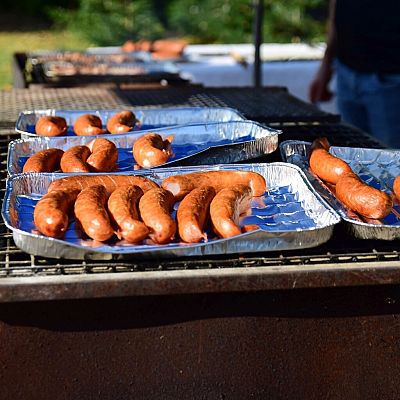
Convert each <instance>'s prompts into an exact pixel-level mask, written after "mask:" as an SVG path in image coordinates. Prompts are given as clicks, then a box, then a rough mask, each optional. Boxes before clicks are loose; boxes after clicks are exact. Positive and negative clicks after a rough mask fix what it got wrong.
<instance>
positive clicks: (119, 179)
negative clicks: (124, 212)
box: [48, 175, 158, 193]
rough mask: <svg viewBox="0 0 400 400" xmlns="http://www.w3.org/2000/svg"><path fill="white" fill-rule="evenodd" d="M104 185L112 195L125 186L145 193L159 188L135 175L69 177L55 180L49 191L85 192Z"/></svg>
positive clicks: (146, 179)
mask: <svg viewBox="0 0 400 400" xmlns="http://www.w3.org/2000/svg"><path fill="white" fill-rule="evenodd" d="M93 185H103V186H104V187H105V188H106V189H107V191H108V193H112V192H113V191H114V190H115V189H116V188H117V187H120V186H124V185H137V186H139V187H140V188H141V189H142V190H143V191H144V192H146V191H147V190H150V189H152V188H156V187H158V185H157V183H155V182H154V181H152V180H150V179H148V178H145V177H142V176H134V175H79V176H68V177H65V178H61V179H56V180H54V181H53V182H52V183H51V184H50V186H49V189H48V191H51V190H59V189H69V190H72V189H79V190H83V189H85V188H87V187H89V186H93Z"/></svg>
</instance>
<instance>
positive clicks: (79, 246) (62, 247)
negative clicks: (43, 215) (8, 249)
mask: <svg viewBox="0 0 400 400" xmlns="http://www.w3.org/2000/svg"><path fill="white" fill-rule="evenodd" d="M208 170H242V171H255V172H258V173H260V174H262V175H263V176H264V177H265V179H266V182H267V186H268V190H267V192H266V193H265V194H264V195H263V196H261V197H258V198H254V199H253V201H252V207H251V213H250V214H249V215H247V216H244V217H242V218H241V220H240V225H241V226H243V225H258V226H259V229H257V230H254V231H250V232H246V233H243V234H240V235H238V236H235V237H232V238H229V239H218V238H217V237H216V236H215V234H214V233H213V232H212V230H211V229H209V230H207V235H208V241H207V242H203V243H198V244H184V243H182V242H180V241H179V240H175V241H173V242H172V243H169V244H166V245H155V244H153V243H152V242H151V241H145V242H144V243H143V244H139V245H132V244H129V243H126V242H124V241H118V240H117V239H115V240H114V241H110V242H108V243H99V242H97V243H96V242H94V241H93V240H91V239H87V238H85V237H84V235H83V234H82V233H81V231H80V230H79V228H78V227H77V224H76V223H75V221H74V220H73V219H72V221H71V224H70V226H69V229H68V230H67V232H66V235H65V238H64V239H63V240H61V239H53V238H49V237H46V236H43V235H41V234H39V233H38V232H37V231H36V230H35V226H34V224H33V216H32V215H33V210H34V206H35V204H36V202H37V201H38V200H39V198H40V197H41V196H42V195H43V194H44V193H46V191H47V188H48V186H49V184H50V183H51V182H52V181H53V180H55V179H58V178H60V177H64V176H67V174H58V175H57V174H18V175H14V176H12V177H10V178H8V180H7V187H6V194H5V198H4V202H3V208H2V215H3V219H4V221H5V224H6V226H7V227H9V228H10V229H11V230H12V231H13V237H14V241H15V243H16V245H17V246H18V247H20V248H21V249H22V250H23V251H25V252H28V253H31V254H34V255H40V256H44V257H52V258H70V259H79V260H81V259H121V258H122V259H123V258H130V259H138V260H140V259H145V258H156V259H160V258H173V257H181V256H203V255H217V254H233V253H252V252H261V251H262V252H266V251H277V250H289V249H295V248H308V247H313V246H318V245H319V244H321V243H324V242H326V241H327V240H328V239H329V238H330V237H331V235H332V231H333V227H334V225H335V224H337V223H338V222H339V221H340V218H339V216H338V214H336V213H335V211H334V210H333V209H332V208H331V207H330V206H328V205H327V204H326V203H325V202H322V201H321V200H320V198H319V196H316V195H315V193H314V191H313V188H312V186H311V185H310V184H309V182H308V181H307V179H306V177H305V176H304V174H303V173H302V172H301V170H300V169H299V168H298V167H296V166H294V165H291V164H286V163H271V164H264V163H260V164H242V165H237V164H236V165H234V164H230V165H215V166H201V167H175V168H160V169H157V170H155V169H153V170H145V171H137V172H134V173H131V174H134V175H142V176H146V177H148V178H150V179H153V180H154V181H155V182H157V183H161V181H162V180H163V179H164V178H166V177H168V176H171V175H176V174H182V173H188V172H194V171H208ZM120 174H123V173H120ZM125 175H128V174H127V173H126V174H125ZM178 204H179V203H176V204H175V206H174V210H173V216H174V217H175V216H176V210H177V207H178Z"/></svg>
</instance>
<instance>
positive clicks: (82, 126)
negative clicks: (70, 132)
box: [74, 114, 105, 136]
mask: <svg viewBox="0 0 400 400" xmlns="http://www.w3.org/2000/svg"><path fill="white" fill-rule="evenodd" d="M74 132H75V133H76V134H77V135H78V136H90V135H101V134H103V133H105V130H104V129H103V125H102V122H101V119H100V118H99V117H98V116H97V115H93V114H83V115H81V116H80V117H78V118H77V119H76V120H75V123H74Z"/></svg>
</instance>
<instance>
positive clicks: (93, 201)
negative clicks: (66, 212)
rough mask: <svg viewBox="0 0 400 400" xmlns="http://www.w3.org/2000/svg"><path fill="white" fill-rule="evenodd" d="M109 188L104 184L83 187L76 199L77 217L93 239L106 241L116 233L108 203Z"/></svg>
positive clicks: (75, 209)
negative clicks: (108, 210)
mask: <svg viewBox="0 0 400 400" xmlns="http://www.w3.org/2000/svg"><path fill="white" fill-rule="evenodd" d="M108 196H109V194H108V192H107V189H106V188H105V187H104V186H102V185H95V186H90V187H88V188H86V189H83V190H82V191H81V192H80V193H79V194H78V197H77V198H76V201H75V207H74V212H75V217H76V219H77V221H78V222H79V223H80V225H81V226H82V229H83V231H84V232H85V233H86V235H88V236H89V237H90V238H91V239H93V240H98V241H99V242H104V241H105V240H108V239H110V238H111V236H112V235H114V229H113V228H112V226H111V222H110V218H109V216H108V213H107V209H106V204H107V200H108Z"/></svg>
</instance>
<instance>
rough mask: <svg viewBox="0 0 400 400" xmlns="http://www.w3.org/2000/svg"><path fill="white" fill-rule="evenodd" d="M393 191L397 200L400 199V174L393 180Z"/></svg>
mask: <svg viewBox="0 0 400 400" xmlns="http://www.w3.org/2000/svg"><path fill="white" fill-rule="evenodd" d="M393 192H394V194H395V196H396V197H397V200H398V201H400V175H399V176H398V177H396V178H395V180H394V182H393Z"/></svg>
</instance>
